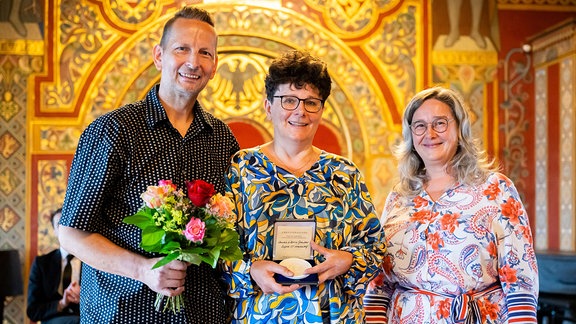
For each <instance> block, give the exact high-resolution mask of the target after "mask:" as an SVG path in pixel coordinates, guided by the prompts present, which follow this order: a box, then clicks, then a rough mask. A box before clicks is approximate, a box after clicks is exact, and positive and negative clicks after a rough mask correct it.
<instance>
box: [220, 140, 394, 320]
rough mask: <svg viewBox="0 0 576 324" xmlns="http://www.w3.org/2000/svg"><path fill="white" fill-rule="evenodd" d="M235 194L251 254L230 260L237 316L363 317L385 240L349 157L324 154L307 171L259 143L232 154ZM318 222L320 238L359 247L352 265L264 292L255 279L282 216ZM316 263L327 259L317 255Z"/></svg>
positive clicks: (227, 274) (331, 244) (230, 186)
mask: <svg viewBox="0 0 576 324" xmlns="http://www.w3.org/2000/svg"><path fill="white" fill-rule="evenodd" d="M227 193H228V194H229V195H230V196H231V197H232V198H233V201H234V204H235V212H236V213H237V215H238V230H239V233H240V245H241V248H242V249H243V252H244V255H245V257H244V260H241V261H236V262H233V263H228V264H226V265H224V278H225V281H226V283H227V284H228V288H229V290H228V292H229V295H230V296H231V297H233V298H234V299H235V301H236V306H235V310H234V314H233V322H235V323H239V322H244V323H323V318H322V317H323V316H324V319H325V320H330V322H332V323H361V322H363V321H364V311H363V307H362V301H363V296H364V293H365V291H366V288H367V285H368V282H369V281H370V280H371V279H372V278H374V276H375V275H376V274H377V273H378V271H379V266H380V265H381V262H382V255H383V253H384V250H385V248H384V243H383V242H384V239H383V237H382V231H381V227H380V222H379V220H378V216H377V215H376V214H375V210H374V206H373V204H372V201H371V198H370V195H369V193H368V191H367V189H366V185H365V183H364V181H363V178H362V175H361V173H360V171H359V170H358V169H357V168H356V167H355V165H354V164H353V163H352V162H350V161H348V160H347V159H345V158H343V157H340V156H337V155H334V154H330V153H327V152H322V153H321V155H320V158H319V160H318V161H317V162H316V163H315V164H314V165H313V166H312V167H311V168H310V169H309V170H308V171H306V172H305V173H304V174H303V175H302V176H301V177H296V176H294V175H293V174H291V173H289V172H288V171H286V170H284V169H282V168H281V167H279V166H277V165H275V164H274V163H273V162H271V161H270V160H269V159H268V158H267V157H266V155H264V154H263V153H262V151H261V150H260V148H259V147H256V148H252V149H247V150H242V151H240V152H238V153H237V154H236V155H235V156H234V157H233V158H232V165H231V168H230V171H229V173H228V176H227ZM276 219H280V220H284V219H309V220H314V221H316V233H315V242H316V243H318V244H320V245H322V246H325V247H326V248H329V249H335V250H343V251H348V252H350V253H352V255H353V259H354V261H353V264H352V267H351V268H350V270H349V271H348V272H347V273H345V274H343V275H341V276H339V277H337V278H336V279H334V280H329V281H327V282H324V283H323V284H320V285H317V286H314V285H313V286H302V287H301V288H300V289H298V290H296V291H294V292H293V293H290V294H284V295H277V294H263V293H262V291H261V290H260V289H259V287H258V286H257V285H256V284H255V283H254V282H253V281H252V279H251V277H250V266H251V264H252V262H253V261H256V260H271V259H272V246H273V228H274V220H276ZM314 261H315V262H316V263H320V262H322V261H323V257H322V255H319V254H318V253H316V252H315V253H314Z"/></svg>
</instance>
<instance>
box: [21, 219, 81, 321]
mask: <svg viewBox="0 0 576 324" xmlns="http://www.w3.org/2000/svg"><path fill="white" fill-rule="evenodd" d="M60 216H62V209H61V208H59V209H57V210H56V211H54V212H52V214H50V222H51V223H52V226H53V229H54V235H56V237H57V236H58V226H59V225H58V222H59V221H60ZM75 261H78V262H74V256H73V255H71V254H69V253H68V252H67V251H66V250H65V249H63V248H62V247H60V248H58V249H55V250H53V251H51V252H50V253H47V254H44V255H39V256H37V257H36V258H34V261H33V262H32V267H31V268H30V277H29V279H28V305H27V307H26V314H27V315H28V318H30V320H31V321H35V322H40V321H41V322H42V323H46V324H74V323H80V308H79V307H78V303H79V302H80V282H79V274H80V268H81V265H80V262H79V260H78V259H75ZM68 264H69V266H68V267H67V265H68ZM66 281H67V282H66Z"/></svg>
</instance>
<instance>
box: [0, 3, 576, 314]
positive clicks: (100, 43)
mask: <svg viewBox="0 0 576 324" xmlns="http://www.w3.org/2000/svg"><path fill="white" fill-rule="evenodd" d="M443 1H444V0H368V1H366V0H364V1H360V0H358V1H336V0H293V1H286V0H262V1H226V2H224V1H214V0H210V1H208V0H206V1H193V2H196V3H198V2H201V3H199V4H198V5H199V6H203V7H204V8H206V9H207V10H209V11H210V12H212V13H213V14H214V17H215V19H216V26H217V30H218V32H219V34H220V39H219V58H220V62H219V69H218V73H217V76H216V77H215V79H214V80H212V82H211V83H209V86H208V88H207V90H206V91H205V94H204V97H202V98H201V99H200V100H201V102H202V105H203V106H204V107H205V108H206V109H208V110H210V111H211V112H213V113H214V114H215V115H216V116H218V117H220V118H222V119H224V120H225V121H227V122H228V123H230V124H231V125H235V127H234V128H233V129H235V130H236V131H237V132H238V133H237V135H238V136H239V137H246V134H244V132H245V131H242V130H246V129H251V130H255V131H257V132H258V133H259V135H260V136H259V137H258V138H259V139H260V140H268V139H269V138H270V136H271V128H270V125H269V124H268V122H267V121H266V120H265V116H264V114H263V110H262V102H263V76H264V73H265V72H264V71H265V69H266V67H267V65H268V63H269V61H270V60H271V59H272V58H274V57H275V56H277V55H278V54H279V53H281V52H282V51H284V50H287V49H290V48H305V49H308V50H310V51H311V52H312V53H313V54H316V55H319V56H321V57H322V58H323V59H324V60H326V61H327V62H328V65H329V67H330V72H331V74H332V76H333V79H334V88H333V94H332V95H331V97H330V98H329V100H328V102H327V106H328V110H327V113H325V115H324V121H323V123H324V126H325V129H323V131H324V132H326V133H325V134H327V135H329V136H334V138H335V142H337V146H336V148H337V149H339V150H340V152H341V154H342V155H345V156H347V157H349V158H351V159H353V160H354V162H355V163H356V164H358V166H359V167H360V168H361V169H362V171H363V172H364V174H365V177H366V179H367V183H368V186H369V189H370V192H371V194H372V196H373V198H374V201H375V204H376V206H377V208H378V211H381V210H382V207H383V203H384V199H385V198H386V195H387V193H388V192H389V190H390V188H391V186H392V185H393V183H394V175H395V173H396V172H395V162H394V160H393V158H392V155H391V147H392V146H393V144H394V143H396V142H397V140H398V138H399V132H400V118H401V117H400V116H401V111H402V108H403V107H404V105H405V103H406V102H407V100H408V99H409V98H410V97H411V96H412V95H413V94H414V93H415V92H416V91H418V90H420V89H422V88H423V87H426V86H429V85H432V84H443V85H446V86H450V87H452V88H455V89H457V90H459V91H460V92H461V93H462V94H463V95H464V97H465V98H466V100H467V102H468V104H469V105H470V109H471V113H472V114H473V116H474V120H475V122H474V131H475V132H477V133H478V134H479V135H480V136H481V138H482V140H483V143H484V145H485V146H486V148H487V150H488V151H489V152H490V153H491V154H493V155H494V156H503V159H504V160H503V162H504V163H503V164H504V165H505V166H506V163H509V165H510V167H511V168H512V167H513V166H514V165H513V163H515V161H514V159H515V158H517V157H518V156H517V155H516V156H507V155H505V154H502V153H501V152H504V151H505V150H506V149H509V148H513V147H517V146H518V145H517V144H513V143H512V144H509V143H508V142H507V141H506V140H505V139H503V138H502V137H501V135H499V130H500V129H501V128H502V127H507V126H506V117H505V115H504V114H503V111H502V109H501V108H500V103H501V102H502V96H503V95H502V93H501V92H500V90H499V89H500V86H501V83H502V82H501V80H499V73H500V71H501V70H502V62H503V60H504V56H505V55H506V52H504V53H501V52H500V46H501V47H503V48H506V46H509V44H507V43H506V42H504V41H502V44H500V42H501V40H500V37H498V35H499V34H498V28H497V27H498V24H497V23H496V24H494V20H493V18H494V16H495V13H496V16H498V15H497V12H496V11H495V10H497V9H504V10H512V11H514V10H515V9H518V10H532V11H539V10H544V11H550V10H552V11H554V10H555V11H559V12H566V11H567V12H568V14H569V15H570V14H573V13H574V12H576V10H575V9H574V8H575V7H576V1H575V0H562V1H554V0H550V1H548V2H545V3H544V4H542V3H543V1H540V0H538V1H529V0H524V1H522V2H521V3H519V1H504V0H499V1H498V2H496V1H485V2H486V4H487V5H486V6H484V11H483V12H484V13H483V16H482V17H483V21H485V22H486V24H485V26H486V27H485V29H483V30H482V31H481V32H482V39H483V40H484V42H485V46H484V47H481V46H479V45H478V43H477V42H476V41H474V39H473V38H472V37H470V34H469V31H463V32H462V35H461V37H460V39H458V40H457V41H456V42H455V43H454V44H449V46H448V45H447V43H446V41H445V40H446V38H447V33H448V28H447V27H446V26H445V25H446V15H447V14H446V13H445V12H444V11H445V10H447V9H446V6H445V4H444V7H442V3H443ZM466 2H467V1H464V3H466ZM182 3H183V1H167V0H155V1H135V0H113V1H101V0H84V1H81V0H55V1H49V0H45V1H41V0H22V1H14V0H13V1H2V2H0V8H1V9H2V10H0V12H2V13H1V14H0V54H1V56H0V94H1V96H0V162H1V165H0V248H3V249H8V248H15V249H18V250H19V251H21V258H22V263H23V265H22V269H23V271H22V272H23V275H24V278H25V280H26V278H27V275H28V270H29V267H30V263H31V261H32V259H33V258H34V256H35V255H37V254H43V253H46V252H48V251H50V250H51V249H53V248H54V247H55V246H57V241H56V239H55V238H54V237H53V235H52V231H51V227H50V223H49V220H48V215H49V213H50V211H52V210H54V209H55V208H57V207H59V206H60V205H61V204H62V201H63V199H64V193H65V187H66V181H67V176H68V172H69V166H70V162H71V159H72V156H73V154H74V150H75V148H76V144H77V141H78V138H79V136H80V133H81V132H82V130H83V129H84V128H85V127H86V125H88V124H89V123H90V122H91V121H92V120H94V119H95V118H96V117H97V116H99V115H101V114H103V113H106V112H107V111H110V110H112V109H115V108H117V107H118V106H120V105H122V104H124V103H127V102H131V101H134V100H137V99H139V98H142V97H143V95H144V93H145V92H146V91H147V90H148V89H149V88H150V87H151V86H152V85H153V84H155V83H156V82H158V80H159V73H157V71H156V70H155V68H154V66H153V64H152V59H151V53H152V46H153V45H154V44H155V43H156V42H157V41H158V39H159V37H160V31H161V27H162V25H163V23H164V22H165V20H166V19H167V18H168V17H169V16H170V15H171V14H172V13H173V12H174V11H175V10H177V8H178V6H180V5H181V4H182ZM189 3H191V2H189ZM17 4H19V7H18V6H16V5H17ZM15 8H16V9H18V10H16V9H15ZM442 8H443V9H442ZM466 10H468V11H466ZM442 12H444V13H442ZM7 13H9V14H7ZM470 14H471V13H470V12H469V9H463V11H462V16H463V17H464V16H466V17H468V15H470ZM461 20H462V24H465V23H466V22H467V21H469V18H462V19H461ZM491 22H492V23H491ZM550 25H552V23H550ZM494 26H496V31H494ZM486 28H487V29H486ZM515 41H517V40H515ZM519 42H520V44H521V43H522V40H520V41H519ZM513 46H515V45H513ZM531 118H532V117H527V121H525V122H528V121H530V119H531ZM503 121H504V123H503ZM237 125H240V126H239V127H236V126H237ZM526 131H527V130H526V129H525V128H524V129H520V137H521V138H525V133H526ZM523 136H524V137H523ZM333 142H334V141H333ZM325 144H326V143H322V142H320V143H319V145H325ZM525 159H528V157H527V156H521V159H520V162H523V160H525ZM525 164H526V163H525ZM530 172H532V171H530ZM530 172H529V173H528V174H526V173H523V174H519V175H518V181H523V182H528V183H530V181H527V180H530V179H531V177H532V179H533V177H534V172H532V173H530ZM513 180H515V181H517V179H515V178H514V177H513ZM521 191H522V190H521ZM531 198H532V197H531V196H528V197H527V200H528V201H527V203H528V204H533V202H532V200H531ZM531 218H532V219H534V216H531ZM6 305H7V306H6V310H5V315H6V316H5V321H7V322H8V323H23V322H26V316H25V298H24V296H18V297H16V298H12V297H10V298H8V300H7V302H6Z"/></svg>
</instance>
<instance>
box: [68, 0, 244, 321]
mask: <svg viewBox="0 0 576 324" xmlns="http://www.w3.org/2000/svg"><path fill="white" fill-rule="evenodd" d="M216 45H217V35H216V31H215V29H214V23H213V20H212V17H211V16H210V14H209V13H208V12H207V11H205V10H203V9H200V8H195V7H184V8H182V9H180V10H179V11H178V12H177V13H176V14H175V15H174V16H173V17H172V18H171V19H169V20H168V21H167V22H166V24H165V26H164V30H163V33H162V37H161V40H160V44H158V45H156V46H154V51H153V59H154V64H155V66H156V68H157V69H158V70H159V71H160V72H161V79H160V84H159V85H156V86H154V87H153V88H152V89H151V90H150V91H149V92H148V94H147V95H146V98H145V99H143V100H141V101H137V102H134V103H131V104H127V105H125V106H123V107H121V108H119V109H116V110H114V111H111V112H109V113H107V114H105V115H103V116H101V117H99V118H97V119H96V120H95V121H94V122H93V123H91V124H90V125H89V126H88V127H87V129H86V130H85V131H84V132H83V134H82V136H81V138H80V141H79V144H78V148H77V150H76V154H75V156H74V160H73V162H72V167H71V171H70V177H69V182H68V188H67V191H66V197H65V200H64V206H63V211H62V219H61V220H60V222H61V227H60V235H59V236H60V241H61V243H62V245H63V246H64V247H65V248H66V249H67V250H69V251H70V252H71V253H74V255H76V256H77V257H79V258H80V259H81V260H82V261H84V262H85V264H86V265H87V266H85V267H84V268H83V273H82V282H83V283H84V285H83V287H82V293H81V295H80V309H81V317H82V322H84V323H224V322H225V321H226V318H227V317H228V314H227V312H226V305H225V302H224V300H225V297H226V294H225V290H224V287H223V283H222V281H221V278H220V274H219V273H218V271H216V270H214V269H212V268H211V267H210V266H208V265H206V264H204V263H203V264H202V265H200V266H197V265H190V264H189V263H186V262H183V261H179V260H174V261H172V262H170V263H168V264H166V265H164V266H162V267H159V268H156V269H154V270H153V269H152V266H153V265H154V264H155V263H156V262H158V261H159V260H160V259H161V257H160V256H159V255H156V254H150V253H147V252H144V250H142V249H141V248H140V246H139V245H140V242H141V231H140V229H138V228H137V227H136V226H133V225H129V224H126V223H123V219H124V218H125V217H127V216H130V215H133V214H135V213H136V212H137V211H138V210H139V209H140V207H141V206H142V199H141V197H140V196H141V194H142V193H143V192H145V191H146V189H147V187H148V186H151V185H155V184H157V183H158V181H159V180H171V181H172V183H174V184H175V185H176V186H177V187H178V188H185V182H186V181H191V180H197V179H201V180H204V181H206V182H209V183H211V184H213V185H214V187H215V189H216V191H219V192H221V193H224V178H225V177H224V175H225V174H226V170H227V168H228V166H229V164H230V158H231V156H232V154H234V153H235V152H236V151H238V150H239V146H238V142H237V141H236V139H235V137H234V136H233V134H232V132H231V131H230V128H229V127H228V126H227V125H226V124H225V123H224V122H222V121H221V120H219V119H217V118H215V117H214V116H212V115H211V114H210V113H208V112H206V111H205V110H203V109H202V107H201V106H200V104H199V103H198V101H197V98H198V95H199V94H200V92H201V91H202V90H203V89H204V88H205V86H206V84H207V83H208V81H209V80H210V79H212V78H213V77H214V75H215V73H216V67H217V63H218V59H217V50H216ZM157 293H161V294H163V295H165V296H176V295H179V294H183V299H184V309H183V310H182V311H180V312H170V311H167V312H163V311H162V310H161V309H160V310H159V311H157V310H156V309H155V305H154V303H155V299H156V295H157ZM164 300H165V301H166V299H164ZM160 308H163V306H161V307H160Z"/></svg>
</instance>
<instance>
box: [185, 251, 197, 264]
mask: <svg viewBox="0 0 576 324" xmlns="http://www.w3.org/2000/svg"><path fill="white" fill-rule="evenodd" d="M181 260H182V261H186V262H190V263H192V264H195V265H199V264H200V263H201V262H202V259H200V256H199V255H198V254H195V253H184V252H183V253H182V257H181Z"/></svg>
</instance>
